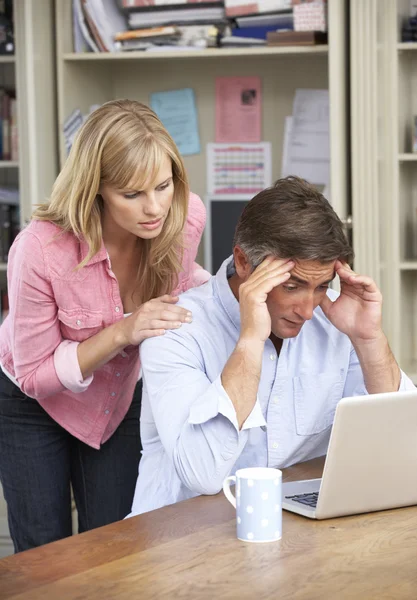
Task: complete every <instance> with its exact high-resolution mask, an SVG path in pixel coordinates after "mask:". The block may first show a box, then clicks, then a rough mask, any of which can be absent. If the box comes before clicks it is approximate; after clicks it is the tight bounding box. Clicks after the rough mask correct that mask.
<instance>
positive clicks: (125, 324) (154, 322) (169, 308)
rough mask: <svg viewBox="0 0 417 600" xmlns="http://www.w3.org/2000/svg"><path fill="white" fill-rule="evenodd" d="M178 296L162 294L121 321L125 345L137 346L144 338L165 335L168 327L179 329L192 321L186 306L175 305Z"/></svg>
mask: <svg viewBox="0 0 417 600" xmlns="http://www.w3.org/2000/svg"><path fill="white" fill-rule="evenodd" d="M177 302H178V297H177V296H169V295H168V294H166V295H165V296H161V297H160V298H154V299H152V300H149V301H148V302H145V303H144V304H142V306H140V307H139V308H138V309H137V310H135V312H133V313H132V314H131V315H130V316H129V317H126V318H125V319H123V321H119V325H120V328H121V335H122V336H123V345H124V346H129V345H133V346H137V345H138V344H140V343H141V342H143V340H146V339H147V338H150V337H155V336H158V335H163V334H164V333H165V331H166V330H168V329H178V328H179V327H181V325H182V324H183V323H191V321H192V314H191V312H190V311H189V310H187V309H186V308H182V307H181V306H175V305H176V303H177Z"/></svg>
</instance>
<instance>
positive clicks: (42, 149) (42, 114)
mask: <svg viewBox="0 0 417 600" xmlns="http://www.w3.org/2000/svg"><path fill="white" fill-rule="evenodd" d="M13 9H14V37H15V54H14V55H13V56H12V55H7V56H0V87H7V88H10V89H14V90H16V99H17V127H18V136H19V154H18V160H17V161H10V160H0V185H13V186H17V187H18V188H19V193H20V223H21V225H22V226H23V225H24V224H25V223H27V222H28V221H29V219H30V216H31V213H32V210H33V206H34V205H35V204H37V203H39V202H42V201H44V200H45V199H46V198H47V197H48V195H49V193H50V190H51V186H52V183H53V181H54V179H55V177H56V174H57V168H58V151H57V140H56V101H55V97H56V82H55V77H54V69H55V67H54V61H55V48H54V27H53V18H54V4H53V0H36V2H33V1H32V0H15V1H14V3H13ZM6 271H7V264H6V263H4V262H0V289H5V286H6ZM0 487H1V486H0ZM12 553H13V546H12V544H11V540H10V538H9V532H8V526H7V517H6V505H5V503H4V500H3V496H2V493H1V490H0V557H2V556H6V555H8V554H12Z"/></svg>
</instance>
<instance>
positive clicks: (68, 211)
mask: <svg viewBox="0 0 417 600" xmlns="http://www.w3.org/2000/svg"><path fill="white" fill-rule="evenodd" d="M164 155H165V156H166V155H168V156H169V157H170V159H171V161H172V172H173V182H174V197H173V201H172V205H171V208H170V211H169V213H168V216H167V219H166V221H165V223H164V227H163V229H162V231H161V233H160V235H159V236H157V237H156V238H154V239H152V240H142V239H141V240H139V242H140V249H141V252H140V260H139V265H138V280H137V284H138V285H137V290H136V291H135V297H136V298H138V299H139V300H140V303H142V302H146V301H147V300H150V299H151V298H156V297H158V296H161V295H162V294H166V293H170V292H172V290H173V289H175V287H176V286H177V283H178V274H179V272H180V269H181V262H182V255H183V236H182V231H183V228H184V225H185V221H186V218H187V210H188V197H189V187H188V180H187V175H186V172H185V168H184V163H183V161H182V158H181V156H180V154H179V152H178V149H177V147H176V145H175V143H174V141H173V139H172V138H171V136H170V135H169V133H168V132H167V130H166V129H165V127H164V126H163V125H162V123H161V121H160V120H159V119H158V117H157V116H156V114H155V113H154V112H153V111H152V110H151V109H150V108H149V107H148V106H146V105H144V104H141V103H140V102H136V101H134V100H114V101H111V102H106V103H105V104H103V105H102V106H101V107H100V108H98V109H97V110H95V111H94V112H93V113H91V115H90V116H89V117H88V119H87V120H86V122H85V123H84V125H83V126H82V127H81V129H80V131H79V132H78V134H77V137H76V139H75V141H74V144H73V146H72V148H71V151H70V154H69V156H68V158H67V160H66V162H65V164H64V167H63V169H62V171H61V172H60V174H59V175H58V177H57V179H56V181H55V184H54V186H53V188H52V194H51V198H50V201H49V202H48V203H45V204H42V205H40V206H39V207H38V208H37V210H36V211H35V212H34V213H33V218H34V219H39V220H44V221H51V222H52V223H55V224H56V225H57V226H58V227H60V228H61V229H62V230H63V231H70V232H72V233H73V234H74V235H76V236H77V237H78V238H84V240H85V241H86V242H87V243H88V246H89V252H88V255H87V256H86V257H85V259H84V260H83V261H82V262H81V263H80V264H79V265H78V268H82V267H83V266H85V265H86V264H87V263H88V261H89V260H90V259H91V258H92V257H93V256H94V255H95V254H97V252H98V251H99V250H100V248H101V245H102V228H101V211H102V201H101V198H100V196H99V188H100V186H101V185H102V184H107V185H111V186H114V187H116V188H117V189H125V188H127V187H128V186H131V184H132V181H134V182H136V183H135V187H134V189H142V186H143V184H144V183H145V181H154V179H155V177H156V176H157V173H158V170H159V168H160V166H161V160H162V158H163V157H164Z"/></svg>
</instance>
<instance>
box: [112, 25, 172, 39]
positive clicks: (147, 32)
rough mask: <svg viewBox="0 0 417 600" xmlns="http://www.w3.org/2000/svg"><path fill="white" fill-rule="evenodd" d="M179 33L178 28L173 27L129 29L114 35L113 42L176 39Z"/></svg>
mask: <svg viewBox="0 0 417 600" xmlns="http://www.w3.org/2000/svg"><path fill="white" fill-rule="evenodd" d="M180 35H181V32H180V31H179V29H178V27H175V26H174V25H168V26H163V27H149V28H145V29H131V30H129V31H121V32H120V33H116V35H115V36H114V40H115V41H116V42H124V41H127V40H136V39H141V38H153V37H158V38H161V37H162V38H163V37H166V36H168V37H176V36H180Z"/></svg>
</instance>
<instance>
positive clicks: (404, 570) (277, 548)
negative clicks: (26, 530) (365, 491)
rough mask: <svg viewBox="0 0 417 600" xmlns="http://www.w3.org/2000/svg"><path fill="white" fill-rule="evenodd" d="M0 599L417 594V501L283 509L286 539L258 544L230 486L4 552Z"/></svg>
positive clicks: (290, 473) (312, 466)
mask: <svg viewBox="0 0 417 600" xmlns="http://www.w3.org/2000/svg"><path fill="white" fill-rule="evenodd" d="M322 468H323V460H322V459H316V460H314V461H309V462H308V463H303V464H300V465H296V466H294V467H290V468H289V469H286V470H285V472H284V480H287V481H290V480H291V479H300V478H309V477H319V476H320V474H321V471H322ZM103 501H104V499H103ZM0 598H1V599H3V598H14V599H17V598H19V599H20V598H25V599H28V598H29V599H30V600H37V599H42V600H55V599H56V600H66V599H70V598H71V599H75V598H77V599H83V600H86V599H94V600H105V599H107V598H117V600H124V599H126V600H127V599H128V600H132V599H135V600H136V599H139V600H140V599H146V600H149V599H156V598H170V599H175V600H181V599H183V598H187V599H192V600H196V599H199V598H207V599H210V600H211V599H213V598H214V599H216V600H217V599H218V598H230V599H237V598H239V599H241V598H255V599H256V600H260V599H263V598H271V599H279V600H284V599H291V600H298V599H306V600H307V599H308V600H315V599H317V600H327V599H329V600H330V599H331V600H340V599H345V598H354V599H355V600H363V599H378V600H383V599H384V600H385V599H388V598H389V599H391V598H392V599H395V600H399V599H402V598H409V599H410V600H411V599H412V600H416V599H417V507H410V508H402V509H397V510H390V511H384V512H379V513H371V514H368V515H359V516H354V517H344V518H341V519H331V520H327V521H313V520H309V519H305V518H304V517H301V516H298V515H294V514H291V513H287V512H286V511H284V515H283V537H282V540H281V541H279V542H274V543H268V544H251V543H246V542H240V541H239V540H237V539H236V531H235V515H234V509H233V508H232V506H231V505H230V504H229V503H228V502H227V500H226V499H225V498H224V497H223V495H222V494H218V495H217V496H201V497H199V498H194V499H192V500H187V501H185V502H180V503H178V504H175V505H172V506H167V507H165V508H162V509H160V510H156V511H153V512H151V513H147V514H145V515H140V516H138V517H134V518H132V519H127V520H126V521H121V522H118V523H114V524H113V525H108V526H107V527H102V528H100V529H96V530H94V531H90V532H87V533H84V534H82V535H77V536H74V537H72V538H67V539H66V540H61V541H59V542H54V543H53V544H48V545H46V546H43V547H41V548H37V549H34V550H29V551H27V552H23V553H21V554H18V555H15V556H10V557H7V558H4V559H2V560H0Z"/></svg>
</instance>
